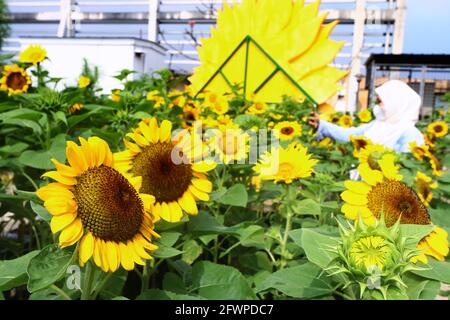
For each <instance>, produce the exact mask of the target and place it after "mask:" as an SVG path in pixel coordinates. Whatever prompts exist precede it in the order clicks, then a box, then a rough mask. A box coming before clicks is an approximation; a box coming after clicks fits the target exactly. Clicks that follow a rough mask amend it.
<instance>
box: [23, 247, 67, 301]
mask: <svg viewBox="0 0 450 320" xmlns="http://www.w3.org/2000/svg"><path fill="white" fill-rule="evenodd" d="M73 254H74V253H73V252H71V251H69V250H68V249H60V248H59V247H58V245H56V244H51V245H48V246H46V247H45V248H44V249H42V250H41V251H40V252H39V254H38V255H36V256H35V257H34V258H33V259H31V261H30V264H29V266H28V269H27V273H28V276H29V280H28V291H30V292H35V291H38V290H41V289H44V288H47V287H48V286H50V285H51V284H53V283H55V282H56V281H58V280H59V279H61V278H62V277H63V276H64V275H65V274H66V271H67V268H68V267H69V266H70V264H71V263H73V260H72V256H73Z"/></svg>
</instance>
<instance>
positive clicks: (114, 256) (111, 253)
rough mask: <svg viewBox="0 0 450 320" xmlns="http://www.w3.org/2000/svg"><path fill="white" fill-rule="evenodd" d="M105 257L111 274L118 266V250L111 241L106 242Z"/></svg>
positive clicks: (115, 244)
mask: <svg viewBox="0 0 450 320" xmlns="http://www.w3.org/2000/svg"><path fill="white" fill-rule="evenodd" d="M105 246H106V256H107V258H108V265H109V270H110V271H111V272H114V271H116V270H117V269H118V268H119V266H120V256H119V248H118V246H117V243H115V242H112V241H106V242H105Z"/></svg>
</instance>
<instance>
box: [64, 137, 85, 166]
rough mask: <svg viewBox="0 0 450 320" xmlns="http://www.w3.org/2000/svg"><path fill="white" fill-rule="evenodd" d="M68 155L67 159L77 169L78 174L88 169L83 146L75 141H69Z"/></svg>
mask: <svg viewBox="0 0 450 320" xmlns="http://www.w3.org/2000/svg"><path fill="white" fill-rule="evenodd" d="M66 155H67V161H68V162H69V164H70V166H71V167H72V168H74V169H75V170H76V172H77V174H81V173H82V172H84V171H86V170H87V169H88V164H87V161H86V158H85V156H84V152H83V150H82V149H81V147H80V146H78V145H77V144H76V143H75V142H73V141H68V142H67V147H66Z"/></svg>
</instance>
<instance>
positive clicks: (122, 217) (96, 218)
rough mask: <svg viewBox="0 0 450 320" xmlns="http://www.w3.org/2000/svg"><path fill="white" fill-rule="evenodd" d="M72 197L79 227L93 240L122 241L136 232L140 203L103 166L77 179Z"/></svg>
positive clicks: (141, 213) (128, 187)
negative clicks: (87, 231)
mask: <svg viewBox="0 0 450 320" xmlns="http://www.w3.org/2000/svg"><path fill="white" fill-rule="evenodd" d="M74 195H75V200H76V202H77V205H78V215H79V216H80V217H81V221H82V222H83V226H84V227H86V228H87V229H88V230H89V231H91V232H92V233H93V235H94V236H95V237H98V238H100V239H103V240H107V241H115V242H125V241H127V240H130V239H132V238H133V237H134V236H135V235H136V234H137V233H138V232H139V230H140V227H141V224H142V220H143V217H144V211H143V210H144V208H143V204H142V201H141V199H140V198H139V195H138V194H137V192H136V190H135V189H134V188H133V186H132V185H131V184H130V183H129V182H128V181H127V179H125V177H123V176H122V175H121V174H120V173H119V172H117V171H116V170H114V169H112V168H110V167H106V166H101V167H97V168H92V169H89V170H88V171H86V172H84V173H83V174H82V175H81V176H80V177H78V178H77V184H76V186H75V191H74Z"/></svg>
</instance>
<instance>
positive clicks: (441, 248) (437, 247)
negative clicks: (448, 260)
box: [426, 234, 449, 256]
mask: <svg viewBox="0 0 450 320" xmlns="http://www.w3.org/2000/svg"><path fill="white" fill-rule="evenodd" d="M426 241H427V243H428V244H429V245H430V247H431V248H432V249H433V250H434V251H436V252H438V253H439V254H441V255H443V256H446V255H447V254H448V251H449V248H448V242H447V241H442V239H441V238H439V237H435V236H433V234H431V235H429V236H428V237H426Z"/></svg>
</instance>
